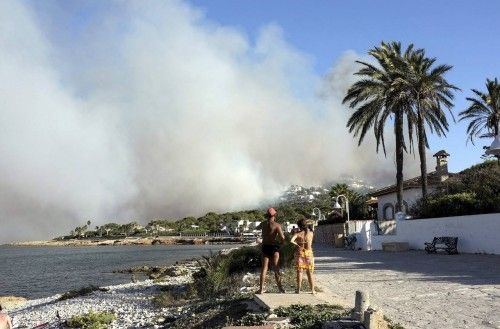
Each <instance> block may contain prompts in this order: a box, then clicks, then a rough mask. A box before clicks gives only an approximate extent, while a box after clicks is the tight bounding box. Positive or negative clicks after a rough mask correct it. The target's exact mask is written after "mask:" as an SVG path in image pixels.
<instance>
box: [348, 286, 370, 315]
mask: <svg viewBox="0 0 500 329" xmlns="http://www.w3.org/2000/svg"><path fill="white" fill-rule="evenodd" d="M368 306H370V294H369V293H368V292H367V291H361V290H357V291H356V299H355V301H354V311H353V314H352V317H353V318H354V319H356V320H358V321H361V322H363V321H364V313H365V311H366V310H367V309H368Z"/></svg>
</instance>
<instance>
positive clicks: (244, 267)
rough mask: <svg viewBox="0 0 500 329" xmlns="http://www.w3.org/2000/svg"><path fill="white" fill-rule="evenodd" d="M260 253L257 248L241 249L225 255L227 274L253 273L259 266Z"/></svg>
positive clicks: (247, 247)
mask: <svg viewBox="0 0 500 329" xmlns="http://www.w3.org/2000/svg"><path fill="white" fill-rule="evenodd" d="M261 256H262V252H261V250H260V248H258V247H249V246H246V247H241V248H238V249H236V250H233V251H231V252H230V253H229V254H228V255H227V264H226V266H227V273H228V274H229V275H231V274H234V273H245V272H249V271H254V270H255V269H257V268H259V267H260V265H261Z"/></svg>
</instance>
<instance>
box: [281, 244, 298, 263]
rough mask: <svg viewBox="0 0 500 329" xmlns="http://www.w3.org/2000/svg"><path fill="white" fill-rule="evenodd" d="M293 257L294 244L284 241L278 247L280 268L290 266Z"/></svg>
mask: <svg viewBox="0 0 500 329" xmlns="http://www.w3.org/2000/svg"><path fill="white" fill-rule="evenodd" d="M294 257H295V246H294V245H293V244H291V243H289V242H285V244H283V245H282V246H281V248H280V265H281V267H282V268H287V267H292V266H293V264H294V262H293V260H294Z"/></svg>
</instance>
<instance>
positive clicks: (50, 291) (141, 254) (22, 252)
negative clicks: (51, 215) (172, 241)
mask: <svg viewBox="0 0 500 329" xmlns="http://www.w3.org/2000/svg"><path fill="white" fill-rule="evenodd" d="M225 248H228V246H227V245H187V246H186V245H174V246H100V247H38V248H32V247H14V246H0V264H2V265H1V266H0V296H6V295H14V296H22V297H26V298H29V299H34V298H41V297H47V296H51V295H54V294H57V293H64V292H67V291H69V290H72V289H78V288H81V287H83V286H88V285H91V284H92V285H96V286H107V285H114V284H120V283H125V282H130V280H131V274H119V273H112V271H113V270H116V269H126V268H129V267H133V266H140V265H155V266H156V265H168V264H173V263H175V262H176V261H182V260H189V259H192V258H199V257H200V256H202V255H208V254H210V253H211V252H217V251H219V250H222V249H225Z"/></svg>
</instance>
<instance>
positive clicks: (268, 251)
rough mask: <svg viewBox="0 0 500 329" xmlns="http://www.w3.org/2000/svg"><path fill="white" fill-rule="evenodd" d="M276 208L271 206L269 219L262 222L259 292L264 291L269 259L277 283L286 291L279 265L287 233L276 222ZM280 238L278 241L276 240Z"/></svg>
mask: <svg viewBox="0 0 500 329" xmlns="http://www.w3.org/2000/svg"><path fill="white" fill-rule="evenodd" d="M276 214H277V212H276V210H275V209H274V208H269V209H268V210H267V214H266V217H267V220H266V221H265V222H264V223H262V271H261V272H260V289H259V291H257V294H262V293H263V292H264V284H265V281H266V275H267V270H268V268H269V261H271V266H272V270H273V271H274V277H275V279H276V284H277V285H278V289H279V291H280V292H282V293H284V292H285V290H284V289H283V286H282V284H281V274H280V267H279V260H280V253H279V251H280V245H281V244H283V242H285V235H284V234H283V230H282V229H281V225H280V224H278V223H276V221H275V219H276ZM277 239H279V241H278V242H277V241H276V240H277Z"/></svg>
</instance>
